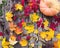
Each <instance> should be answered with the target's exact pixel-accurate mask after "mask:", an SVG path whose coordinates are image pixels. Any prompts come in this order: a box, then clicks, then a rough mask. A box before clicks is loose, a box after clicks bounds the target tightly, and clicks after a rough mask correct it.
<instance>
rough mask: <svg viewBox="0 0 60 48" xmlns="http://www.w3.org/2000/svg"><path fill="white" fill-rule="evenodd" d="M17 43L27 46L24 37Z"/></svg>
mask: <svg viewBox="0 0 60 48" xmlns="http://www.w3.org/2000/svg"><path fill="white" fill-rule="evenodd" d="M19 43H20V45H21V46H27V44H28V42H27V40H26V39H22V40H21V41H20V42H19Z"/></svg>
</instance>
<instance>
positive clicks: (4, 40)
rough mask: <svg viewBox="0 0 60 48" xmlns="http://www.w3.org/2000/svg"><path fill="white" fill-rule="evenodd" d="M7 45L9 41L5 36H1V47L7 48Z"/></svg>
mask: <svg viewBox="0 0 60 48" xmlns="http://www.w3.org/2000/svg"><path fill="white" fill-rule="evenodd" d="M8 45H9V42H8V41H6V38H3V40H2V47H6V48H8Z"/></svg>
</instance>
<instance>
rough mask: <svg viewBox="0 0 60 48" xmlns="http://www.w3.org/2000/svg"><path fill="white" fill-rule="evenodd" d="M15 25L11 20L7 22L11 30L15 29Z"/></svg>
mask: <svg viewBox="0 0 60 48" xmlns="http://www.w3.org/2000/svg"><path fill="white" fill-rule="evenodd" d="M15 27H16V25H15V24H14V23H13V22H9V28H10V30H11V31H14V30H15Z"/></svg>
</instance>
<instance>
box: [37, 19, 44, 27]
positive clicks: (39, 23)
mask: <svg viewBox="0 0 60 48" xmlns="http://www.w3.org/2000/svg"><path fill="white" fill-rule="evenodd" d="M42 22H43V19H42V18H40V19H39V21H37V26H38V27H40V26H41V25H42Z"/></svg>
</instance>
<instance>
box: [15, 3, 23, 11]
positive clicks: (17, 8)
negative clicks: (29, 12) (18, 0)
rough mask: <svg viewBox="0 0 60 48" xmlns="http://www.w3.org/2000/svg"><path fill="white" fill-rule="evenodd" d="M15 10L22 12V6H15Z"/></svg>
mask: <svg viewBox="0 0 60 48" xmlns="http://www.w3.org/2000/svg"><path fill="white" fill-rule="evenodd" d="M15 10H20V11H22V10H23V6H22V5H21V4H15Z"/></svg>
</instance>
